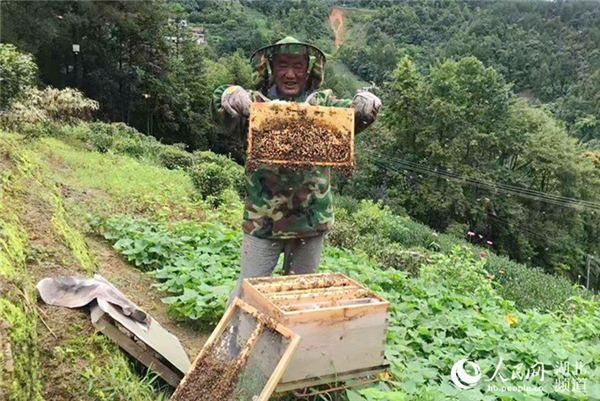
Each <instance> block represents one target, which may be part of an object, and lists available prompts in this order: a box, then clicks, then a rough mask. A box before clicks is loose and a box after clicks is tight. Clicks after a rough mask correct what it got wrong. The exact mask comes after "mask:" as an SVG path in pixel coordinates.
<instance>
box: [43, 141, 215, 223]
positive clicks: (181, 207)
mask: <svg viewBox="0 0 600 401" xmlns="http://www.w3.org/2000/svg"><path fill="white" fill-rule="evenodd" d="M38 147H39V152H40V153H41V154H42V155H43V157H44V160H45V162H46V163H48V164H50V165H54V168H53V170H54V178H55V179H56V180H58V181H60V182H62V183H64V184H66V185H67V186H69V187H73V188H76V189H79V190H82V191H86V193H88V194H92V195H90V196H88V197H87V198H86V197H85V196H84V199H80V200H83V201H84V202H85V201H87V202H90V203H91V204H90V206H92V207H93V209H94V211H97V212H99V213H100V214H113V213H115V212H117V211H119V212H124V211H127V212H132V213H136V214H146V215H151V216H153V217H157V216H159V217H160V216H163V217H169V218H180V217H184V216H187V217H195V218H199V217H202V216H203V213H204V210H205V205H204V204H203V203H202V202H201V201H199V200H195V195H196V191H195V189H194V185H193V184H192V181H191V179H190V178H189V176H188V175H187V174H186V173H185V172H183V171H181V170H167V169H165V168H162V167H158V166H155V165H152V164H149V163H145V162H143V161H138V160H136V159H133V158H130V157H127V156H124V155H115V154H111V153H98V152H90V151H87V150H83V149H78V148H76V147H74V146H71V145H67V144H65V143H64V142H62V141H60V140H58V139H54V138H43V139H41V140H40V143H39V144H38ZM84 195H85V194H84Z"/></svg>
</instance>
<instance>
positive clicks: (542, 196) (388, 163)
mask: <svg viewBox="0 0 600 401" xmlns="http://www.w3.org/2000/svg"><path fill="white" fill-rule="evenodd" d="M367 158H369V159H370V160H371V161H373V162H374V163H375V164H376V165H379V166H381V167H383V168H386V169H388V170H391V171H395V172H400V171H404V170H406V171H412V172H414V173H420V174H426V175H430V176H436V177H439V178H445V179H452V180H456V181H461V182H464V183H466V184H470V185H473V186H476V187H478V188H482V189H486V190H492V191H503V192H507V193H509V194H514V195H517V196H520V197H524V198H528V199H532V200H537V201H541V202H546V203H549V204H553V205H556V206H561V207H568V208H575V209H578V210H582V209H588V210H593V211H596V210H598V211H600V203H596V202H590V201H585V200H581V199H576V198H569V197H565V196H561V195H554V194H548V193H545V192H541V191H535V190H532V189H527V188H522V187H518V186H514V185H510V184H504V183H498V182H486V181H480V180H476V179H472V178H468V177H464V176H461V175H459V174H455V173H451V172H448V171H447V170H445V169H444V170H439V169H437V168H434V169H432V168H429V167H427V166H424V165H419V164H417V163H414V162H410V161H407V160H402V159H394V158H386V159H385V160H384V159H382V158H379V157H374V156H369V155H367Z"/></svg>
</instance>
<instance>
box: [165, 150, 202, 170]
mask: <svg viewBox="0 0 600 401" xmlns="http://www.w3.org/2000/svg"><path fill="white" fill-rule="evenodd" d="M158 159H159V160H160V163H161V164H162V165H163V166H165V167H166V168H168V169H169V170H175V169H177V168H188V167H190V166H192V164H194V161H195V158H194V155H193V154H191V153H189V152H186V151H185V150H182V149H180V148H178V147H175V146H164V147H163V148H162V149H161V150H160V153H159V154H158Z"/></svg>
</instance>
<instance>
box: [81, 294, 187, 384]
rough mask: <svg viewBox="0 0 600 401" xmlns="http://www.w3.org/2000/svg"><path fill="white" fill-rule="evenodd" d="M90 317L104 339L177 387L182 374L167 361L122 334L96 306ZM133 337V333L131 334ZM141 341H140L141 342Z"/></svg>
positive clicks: (150, 349) (112, 320) (92, 308)
mask: <svg viewBox="0 0 600 401" xmlns="http://www.w3.org/2000/svg"><path fill="white" fill-rule="evenodd" d="M90 315H91V319H92V324H93V325H94V327H95V328H96V329H97V330H99V331H100V332H101V333H102V334H104V335H105V336H106V337H108V338H110V339H111V340H112V341H114V342H115V343H116V344H118V345H119V347H121V348H123V350H125V351H126V352H127V353H128V354H129V355H131V356H132V357H134V358H135V359H137V360H138V361H140V362H141V363H142V364H144V366H146V367H147V368H148V369H150V370H153V371H155V372H156V373H158V375H159V376H160V377H162V378H163V379H164V381H166V382H167V383H169V384H170V385H171V386H173V387H177V385H178V384H179V382H180V381H181V379H182V377H183V375H184V373H183V372H181V371H180V370H179V369H177V368H176V367H174V366H171V364H170V363H168V360H162V359H161V358H160V357H159V356H158V355H160V354H158V353H156V352H155V351H154V350H153V349H152V348H150V347H147V346H146V347H144V346H142V345H140V344H138V343H137V342H136V341H134V340H133V339H132V338H131V337H130V336H128V335H127V334H125V333H123V332H122V331H121V329H119V326H117V324H118V322H116V321H115V320H114V319H112V318H111V317H110V316H109V314H108V313H106V312H104V311H103V310H102V309H101V308H100V307H99V306H98V305H93V306H92V307H91V309H90ZM121 327H122V328H123V329H124V330H127V328H126V327H125V326H121ZM131 334H132V335H135V334H134V333H131ZM141 340H142V339H140V341H141Z"/></svg>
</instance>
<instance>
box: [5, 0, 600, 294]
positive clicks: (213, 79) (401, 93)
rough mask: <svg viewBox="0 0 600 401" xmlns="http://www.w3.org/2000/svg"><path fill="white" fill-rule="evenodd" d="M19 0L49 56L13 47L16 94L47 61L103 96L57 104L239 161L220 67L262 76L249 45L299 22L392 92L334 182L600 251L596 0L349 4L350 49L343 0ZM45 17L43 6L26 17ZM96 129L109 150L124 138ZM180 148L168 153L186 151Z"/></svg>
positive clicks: (350, 190) (423, 210)
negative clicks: (220, 101)
mask: <svg viewBox="0 0 600 401" xmlns="http://www.w3.org/2000/svg"><path fill="white" fill-rule="evenodd" d="M24 4H25V3H23V2H13V1H6V2H3V3H2V6H1V7H2V11H3V13H2V18H3V22H4V23H3V24H2V35H0V36H1V37H2V41H3V42H8V43H12V44H15V45H17V46H18V48H19V49H20V50H22V51H25V52H29V53H31V54H32V55H33V60H35V62H37V64H38V66H39V72H38V69H36V67H35V64H33V63H32V57H30V56H29V55H28V54H27V53H22V52H21V53H19V52H18V51H17V50H16V49H15V47H10V46H5V47H3V51H2V56H1V57H2V58H1V60H3V61H2V63H3V65H5V66H6V67H3V70H5V71H7V74H8V76H9V77H12V78H11V79H9V80H4V81H3V83H2V85H4V87H5V93H8V94H9V97H8V98H10V99H13V98H14V97H15V96H16V95H17V92H18V91H19V88H22V87H26V86H29V87H30V86H31V85H32V84H33V81H32V79H33V77H35V76H36V74H37V75H38V77H39V83H40V84H42V85H48V84H49V85H53V86H56V87H58V88H63V87H65V86H75V87H78V88H80V89H81V90H82V91H83V93H84V94H85V95H87V96H88V97H91V98H93V99H95V100H97V101H98V102H99V106H100V111H95V110H97V109H98V107H97V106H98V105H95V104H93V103H92V104H87V105H83V106H82V107H80V108H74V109H72V110H71V111H69V112H67V111H66V108H65V107H62V108H61V112H62V113H63V114H64V116H63V117H62V119H63V120H68V119H69V118H72V117H79V116H80V115H81V114H82V113H88V114H89V113H93V112H95V113H96V114H97V116H98V117H102V118H105V119H108V120H117V121H124V122H126V123H127V124H129V125H132V126H134V127H136V128H137V129H138V130H140V131H142V132H145V133H147V134H151V135H153V136H155V137H157V138H159V139H160V140H162V141H166V142H170V143H185V145H182V146H180V148H181V149H186V146H188V147H189V148H190V149H191V150H194V149H203V150H206V149H211V150H213V151H216V152H218V153H224V154H227V153H230V154H232V155H233V156H234V157H235V159H236V160H238V161H241V160H242V159H243V151H241V150H242V149H243V146H241V145H240V143H239V137H238V136H236V135H229V134H228V133H226V132H223V131H222V130H221V129H220V128H219V127H217V126H215V125H214V123H213V122H212V120H211V118H210V112H209V103H210V94H211V93H212V90H213V89H214V88H215V87H216V86H217V85H219V84H222V83H225V82H227V83H237V84H241V85H244V86H246V87H249V86H251V82H252V77H251V75H252V71H251V68H250V66H249V65H248V63H247V61H246V60H247V57H248V56H249V55H250V54H251V52H253V51H254V50H255V49H257V48H258V47H261V46H263V45H265V44H267V43H271V42H273V41H275V40H277V39H278V38H280V37H282V36H284V35H287V34H292V35H295V36H296V37H298V38H299V39H302V40H307V41H311V42H314V43H316V44H317V45H318V46H320V47H322V48H323V49H324V50H325V51H326V52H327V54H328V58H329V60H330V63H329V64H328V67H327V70H326V74H327V75H326V76H327V79H326V85H329V86H330V87H332V88H333V89H334V90H335V92H336V93H338V94H339V95H340V96H352V94H353V93H354V91H355V90H356V89H357V88H359V87H361V86H365V85H366V82H375V83H376V84H377V85H378V86H379V88H378V89H376V91H377V92H378V94H380V95H381V96H382V97H383V98H384V105H385V109H384V112H383V114H384V118H382V119H381V120H382V121H381V123H380V124H379V125H377V126H376V127H375V128H372V129H371V130H370V132H367V133H365V134H364V135H362V137H361V138H360V139H359V147H358V149H359V154H358V157H359V162H360V166H359V170H358V174H357V175H356V176H355V178H354V179H353V180H352V181H351V182H346V181H340V183H339V188H340V189H341V191H342V192H343V193H344V194H346V195H349V196H352V197H355V198H365V199H374V200H381V201H383V202H384V203H385V204H387V205H389V206H390V207H391V208H392V210H393V211H394V212H395V213H397V214H407V215H410V216H412V217H413V218H416V219H418V220H419V221H421V222H423V223H426V224H428V225H430V226H432V227H433V228H435V229H437V230H439V231H442V232H448V233H451V234H453V235H457V236H459V237H463V238H466V239H468V240H471V241H472V242H475V243H481V244H483V245H486V244H487V243H488V241H489V242H491V246H492V247H493V249H494V250H495V251H496V252H499V253H501V254H505V255H508V256H510V257H511V258H513V259H515V260H517V261H518V262H520V263H524V264H528V265H537V266H541V267H543V268H544V269H545V270H546V271H547V272H552V273H558V274H564V275H567V276H569V277H570V278H571V279H572V280H574V281H578V282H582V279H581V277H584V276H586V273H587V271H586V262H587V261H588V260H590V257H592V258H593V257H594V255H598V253H599V252H600V248H599V247H600V243H599V241H597V238H598V237H599V235H600V228H599V227H600V223H599V220H598V218H599V217H598V213H597V211H598V200H599V199H600V194H599V193H598V191H597V188H598V187H599V185H598V177H599V174H600V173H599V172H598V170H599V169H598V163H597V162H596V163H594V160H597V158H598V156H597V151H595V150H594V149H595V147H596V146H597V143H598V137H599V135H600V134H599V131H598V129H599V127H600V126H599V125H598V124H599V123H598V121H600V115H598V110H600V104H598V101H597V96H596V94H597V93H598V92H599V90H598V78H599V77H600V75H598V74H599V71H600V70H599V63H600V61H599V60H600V59H599V56H598V49H597V48H596V46H595V43H598V41H599V37H598V35H600V33H599V30H598V26H600V24H598V21H599V18H600V16H599V12H600V11H599V9H598V7H597V6H596V5H595V4H594V3H591V2H570V1H567V2H550V3H549V2H528V3H518V4H516V3H500V2H499V3H487V2H482V3H477V2H476V3H456V2H436V3H426V2H425V3H419V2H405V3H398V2H388V1H377V2H372V1H368V0H364V1H362V0H361V1H354V2H345V3H343V4H342V5H346V6H351V7H350V8H347V9H345V12H344V29H343V31H342V32H341V35H342V39H343V44H342V46H341V47H340V48H339V49H336V48H335V47H334V45H333V32H332V30H331V28H330V27H329V22H328V21H327V17H328V13H329V11H330V7H331V6H332V5H336V2H332V1H318V0H303V1H290V2H283V3H282V2H276V1H270V0H263V1H243V0H235V1H228V2H220V1H195V0H185V1H179V2H175V1H169V2H155V3H153V2H147V1H142V2H100V3H97V2H88V3H77V2H58V3H57V2H37V3H35V5H34V9H35V10H34V12H32V11H31V10H29V9H27V7H24ZM34 15H35V17H36V18H41V20H43V21H44V22H43V23H41V24H37V23H31V24H29V23H26V22H27V21H29V19H30V18H32V16H34ZM183 19H185V20H186V21H187V25H184V24H182V21H183ZM17 22H18V23H17ZM146 26H152V29H145V27H146ZM191 27H194V28H202V29H204V32H205V33H206V38H207V41H208V45H205V46H202V45H196V44H195V43H194V37H193V35H192V33H191V31H190V28H191ZM73 42H79V44H80V45H81V50H80V53H78V54H74V53H73V52H72V49H71V48H70V44H71V43H73ZM148 49H152V51H147V50H148ZM517 94H518V95H517ZM32 96H35V97H37V98H39V99H44V98H49V97H51V94H50V93H48V94H46V95H44V94H40V93H39V92H38V93H35V94H32V92H31V91H30V92H29V94H28V96H27V97H32ZM52 96H54V97H56V96H57V95H56V94H55V95H52ZM69 96H71V97H73V96H77V95H75V94H71V95H69ZM63 97H64V95H63ZM520 97H523V98H524V100H519V99H520ZM8 98H7V99H8ZM7 101H8V100H7ZM40 102H42V100H40V101H38V102H37V103H38V110H51V109H52V108H51V107H50V106H51V105H41V104H40ZM63 103H66V102H63ZM79 103H80V104H81V102H79ZM7 105H8V103H6V102H5V106H7ZM10 107H11V113H9V114H8V117H6V116H5V117H3V118H4V119H11V118H12V120H15V119H16V120H21V121H22V120H27V119H29V120H32V119H33V120H36V119H37V120H39V119H40V118H39V113H37V114H36V113H33V116H32V113H31V112H30V111H29V108H28V107H27V106H26V105H24V104H23V103H20V102H19V101H18V99H16V101H15V102H12V105H11V106H10ZM52 107H54V106H52ZM46 113H49V112H48V111H46ZM50 113H51V112H50ZM15 116H16V117H15ZM70 116H72V117H70ZM50 119H55V120H56V118H55V117H53V116H50ZM46 120H47V118H46ZM12 122H14V121H12ZM17 125H18V124H17ZM13 126H15V125H14V124H13ZM94 130H95V132H96V133H97V135H96V138H95V139H94V141H95V144H94V146H96V147H97V148H100V149H101V148H102V147H107V146H110V143H109V142H110V141H117V142H118V141H120V139H118V138H116V139H115V137H114V135H112V137H113V139H110V138H109V137H110V136H111V134H110V133H102V132H101V131H102V128H100V127H99V126H98V127H97V128H94ZM570 137H573V138H576V139H571V138H570ZM173 152H174V153H173V154H172V155H167V154H165V155H163V156H161V157H162V158H163V161H164V163H166V164H168V165H170V166H171V168H172V167H174V166H175V164H178V163H184V164H185V163H188V165H187V166H185V167H186V168H187V167H189V164H190V163H191V159H189V158H186V157H185V156H184V157H183V159H177V158H178V157H179V156H177V155H176V154H175V153H176V152H178V151H173ZM172 161H174V163H175V164H173V163H172ZM192 170H193V168H192ZM196 170H197V171H196V174H195V175H193V177H194V181H195V183H196V185H199V186H200V187H202V188H204V189H208V188H209V187H210V186H211V185H216V187H213V188H212V191H213V192H218V191H220V187H219V186H221V187H222V186H223V185H224V183H225V185H228V184H227V183H229V182H230V181H231V180H232V179H234V178H233V176H232V175H231V174H229V175H227V174H225V175H223V174H221V175H219V173H218V172H217V168H216V167H215V166H212V170H211V169H208V168H207V169H203V170H202V173H200V172H199V171H198V169H196ZM217 175H218V176H219V179H212V178H210V177H213V176H217ZM225 176H227V177H225ZM221 179H223V180H221ZM211 180H212V181H211ZM211 182H212V183H211ZM237 189H238V192H240V191H241V190H242V189H241V188H239V187H238V188H237ZM207 193H208V192H207ZM580 201H581V202H580ZM213 202H217V203H218V200H213ZM573 203H575V205H574V204H573ZM469 233H474V234H473V235H471V234H469ZM592 260H595V259H592ZM593 263H594V266H595V265H596V262H593ZM593 281H596V279H594V280H593ZM594 285H596V284H594Z"/></svg>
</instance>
